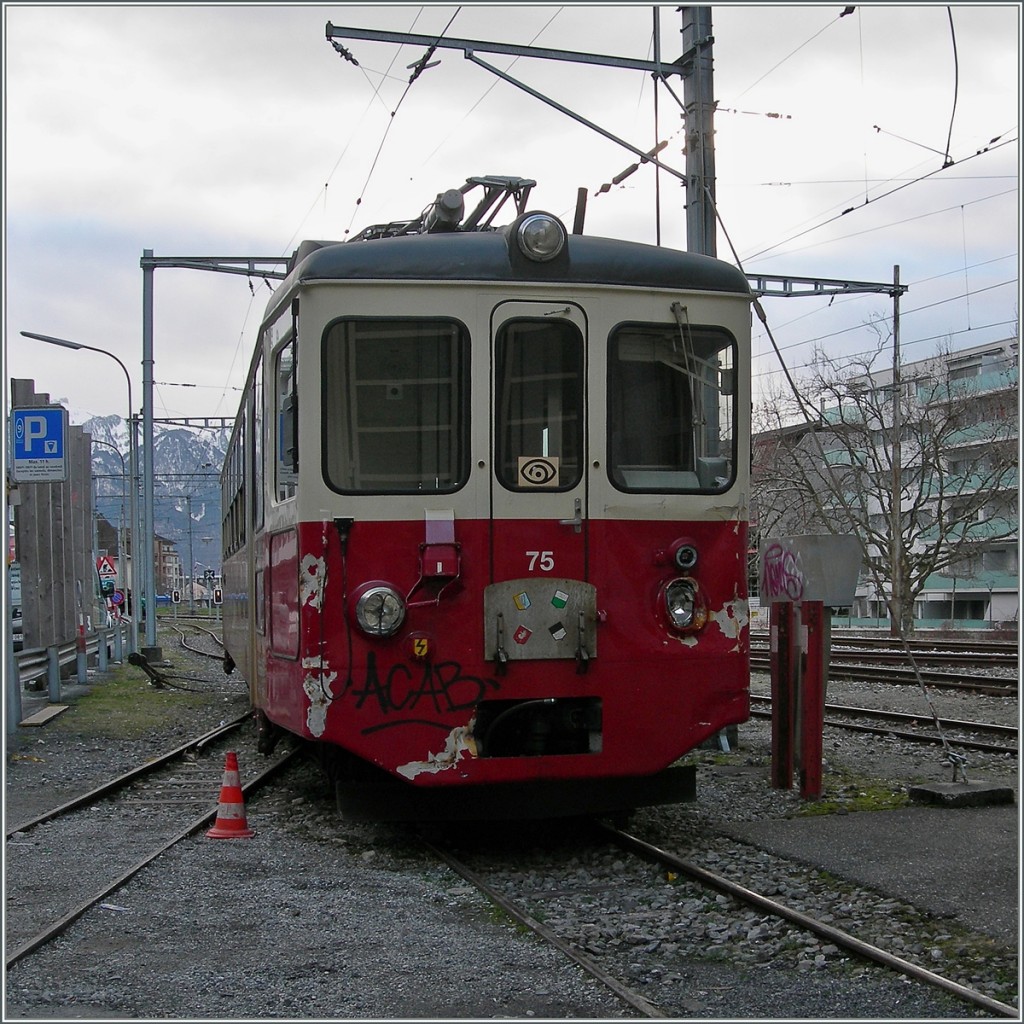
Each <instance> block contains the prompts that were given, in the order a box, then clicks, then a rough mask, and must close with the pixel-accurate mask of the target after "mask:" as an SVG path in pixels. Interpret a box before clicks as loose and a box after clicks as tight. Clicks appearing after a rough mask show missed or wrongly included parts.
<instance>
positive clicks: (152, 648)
mask: <svg viewBox="0 0 1024 1024" xmlns="http://www.w3.org/2000/svg"><path fill="white" fill-rule="evenodd" d="M142 255H143V267H142V489H143V496H142V505H143V512H142V515H143V519H144V520H145V522H144V523H143V538H142V542H143V558H144V559H145V565H146V575H145V581H146V582H145V591H146V594H145V601H146V650H145V651H144V652H143V653H144V654H145V656H146V658H147V659H148V660H150V661H160V660H162V657H163V652H162V651H161V650H160V648H159V647H157V645H156V580H155V579H154V578H153V556H154V545H153V530H154V526H153V267H152V265H151V264H149V263H148V262H147V259H148V258H149V257H151V256H152V255H153V250H152V249H143V251H142Z"/></svg>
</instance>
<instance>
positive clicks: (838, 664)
mask: <svg viewBox="0 0 1024 1024" xmlns="http://www.w3.org/2000/svg"><path fill="white" fill-rule="evenodd" d="M864 657H865V660H864V661H856V662H851V661H843V660H842V658H841V657H837V656H836V655H835V653H834V652H833V656H832V659H831V660H830V661H829V664H828V675H829V678H830V679H857V680H862V681H864V682H875V683H895V684H899V685H904V686H916V685H917V684H918V677H917V675H916V674H915V673H914V671H913V669H911V668H896V667H892V666H886V665H879V664H875V663H873V662H870V661H868V660H866V659H868V658H870V657H873V656H871V655H868V654H865V655H864ZM750 669H751V671H752V672H769V671H771V660H770V656H769V654H768V653H767V651H765V652H754V651H751V654H750ZM920 677H921V682H922V683H924V685H925V686H929V687H933V688H935V689H938V690H964V691H968V692H971V693H977V694H982V695H984V696H1007V695H1011V694H1016V693H1017V686H1018V682H1017V679H1011V678H1006V679H1001V678H999V677H997V676H991V675H982V674H968V673H966V672H957V673H952V672H938V671H936V670H934V669H927V668H923V669H921V670H920Z"/></svg>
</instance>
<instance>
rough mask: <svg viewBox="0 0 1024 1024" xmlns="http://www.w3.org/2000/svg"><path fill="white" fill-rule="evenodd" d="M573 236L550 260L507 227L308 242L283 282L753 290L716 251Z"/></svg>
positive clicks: (743, 277)
mask: <svg viewBox="0 0 1024 1024" xmlns="http://www.w3.org/2000/svg"><path fill="white" fill-rule="evenodd" d="M568 241H569V244H568V258H566V259H558V260H554V261H552V262H551V263H535V262H531V261H528V260H525V259H513V258H511V257H510V255H509V246H508V243H507V239H506V233H505V232H504V231H487V232H451V233H442V234H430V235H406V236H400V237H396V238H377V239H370V240H365V241H358V242H339V243H332V242H325V243H315V242H314V243H308V242H304V243H303V245H302V246H301V247H300V248H299V250H298V256H297V261H296V265H295V267H294V268H293V270H292V272H291V273H290V274H289V275H288V278H287V280H286V281H285V286H284V288H285V290H286V291H287V290H288V289H289V288H290V287H291V286H292V285H295V284H298V283H302V282H312V281H329V280H418V281H420V280H436V281H501V282H508V281H545V282H565V283H569V284H609V285H632V286H639V287H649V288H686V289H695V290H697V291H712V292H730V293H734V294H735V293H738V294H742V295H749V294H750V285H749V283H748V282H747V279H746V277H745V276H744V274H743V273H742V272H741V271H740V270H738V269H737V268H736V267H734V266H732V265H731V264H728V263H724V262H722V261H721V260H717V259H714V258H712V257H710V256H703V255H700V254H698V253H690V252H681V251H679V250H678V249H666V248H660V247H658V246H653V245H646V244H644V243H641V242H626V241H622V240H620V239H611V238H598V237H594V236H590V235H570V236H569V240H568ZM310 249H312V251H309V250H310ZM307 253H308V254H307Z"/></svg>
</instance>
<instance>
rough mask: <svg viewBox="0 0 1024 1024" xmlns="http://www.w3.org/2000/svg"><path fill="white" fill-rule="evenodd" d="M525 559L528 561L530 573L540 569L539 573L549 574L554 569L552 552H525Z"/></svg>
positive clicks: (553, 554)
mask: <svg viewBox="0 0 1024 1024" xmlns="http://www.w3.org/2000/svg"><path fill="white" fill-rule="evenodd" d="M526 557H527V558H528V559H529V560H530V569H529V571H530V572H533V571H534V570H535V569H540V571H541V572H551V570H552V569H554V567H555V553H554V551H527V552H526Z"/></svg>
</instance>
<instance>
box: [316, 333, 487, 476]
mask: <svg viewBox="0 0 1024 1024" xmlns="http://www.w3.org/2000/svg"><path fill="white" fill-rule="evenodd" d="M322 365H323V392H322V403H321V404H322V408H323V438H324V440H323V471H324V479H325V480H326V481H327V483H328V484H329V485H330V486H331V487H332V488H334V490H336V491H340V492H342V493H354V492H375V493H381V494H410V493H418V492H422V493H435V494H437V493H445V492H450V491H454V490H456V489H458V488H459V487H461V486H462V485H463V484H464V483H465V481H466V479H467V476H468V468H467V458H468V444H467V441H466V433H467V424H468V422H469V395H468V381H469V338H468V335H467V332H466V329H465V327H463V325H462V324H459V323H457V322H456V321H453V320H415V319H388V320H375V319H365V320H363V319H360V320H340V321H337V322H336V323H334V324H332V325H331V326H330V327H329V329H328V330H327V332H326V334H325V335H324V341H323V360H322Z"/></svg>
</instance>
